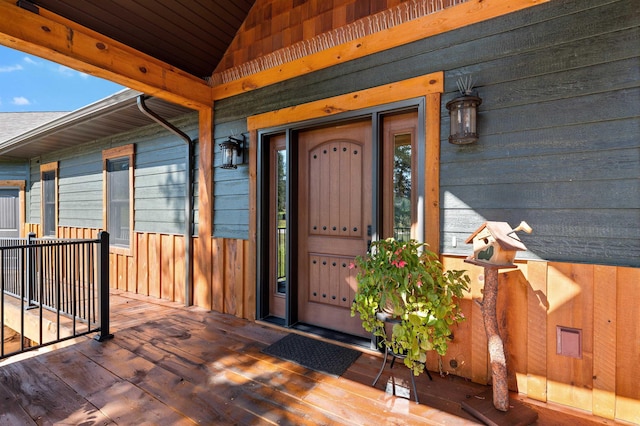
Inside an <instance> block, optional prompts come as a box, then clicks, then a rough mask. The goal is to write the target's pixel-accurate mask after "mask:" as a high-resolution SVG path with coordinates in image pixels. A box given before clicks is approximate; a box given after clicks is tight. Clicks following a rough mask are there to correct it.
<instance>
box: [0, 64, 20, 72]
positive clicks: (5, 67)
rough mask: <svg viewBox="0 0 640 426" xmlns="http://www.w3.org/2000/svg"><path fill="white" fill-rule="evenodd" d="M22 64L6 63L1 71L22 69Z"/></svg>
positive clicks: (0, 68)
mask: <svg viewBox="0 0 640 426" xmlns="http://www.w3.org/2000/svg"><path fill="white" fill-rule="evenodd" d="M22 70H23V68H22V65H6V66H2V67H0V72H13V71H22Z"/></svg>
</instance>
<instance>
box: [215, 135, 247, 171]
mask: <svg viewBox="0 0 640 426" xmlns="http://www.w3.org/2000/svg"><path fill="white" fill-rule="evenodd" d="M244 144H245V137H244V135H242V139H238V138H235V137H233V136H229V138H228V139H227V140H226V141H224V142H222V143H221V144H220V152H221V154H222V164H221V165H220V167H221V168H223V169H237V168H238V164H243V162H244V161H243V160H244V155H243V152H244Z"/></svg>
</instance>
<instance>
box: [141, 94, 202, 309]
mask: <svg viewBox="0 0 640 426" xmlns="http://www.w3.org/2000/svg"><path fill="white" fill-rule="evenodd" d="M145 99H149V96H145V95H140V96H138V109H139V110H140V111H141V112H142V113H143V114H145V115H146V116H147V117H149V118H151V119H152V120H153V121H155V122H156V123H158V124H160V125H161V126H162V127H164V128H165V129H167V130H169V131H170V132H171V133H174V134H176V135H178V136H180V137H181V138H182V139H184V141H185V142H186V143H187V147H188V148H187V161H186V162H187V170H186V173H187V182H186V186H187V187H186V191H185V192H186V194H185V195H186V200H185V206H184V211H185V230H184V241H185V244H184V252H185V253H184V270H185V277H184V304H185V306H191V305H192V304H193V302H192V300H191V288H192V282H193V268H192V267H191V265H192V263H193V262H192V256H193V238H192V224H193V150H194V148H193V140H191V138H190V137H189V136H188V135H187V134H186V133H184V132H182V131H181V130H180V129H178V128H177V127H175V126H173V125H172V124H171V123H169V122H168V121H166V120H165V119H164V118H162V117H160V116H159V115H157V114H156V113H155V112H153V111H151V110H150V109H149V108H148V107H147V105H145V103H144V101H145Z"/></svg>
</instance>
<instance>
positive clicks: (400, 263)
mask: <svg viewBox="0 0 640 426" xmlns="http://www.w3.org/2000/svg"><path fill="white" fill-rule="evenodd" d="M391 264H392V265H393V266H395V267H396V268H404V267H405V266H407V262H405V261H404V260H394V261H392V262H391Z"/></svg>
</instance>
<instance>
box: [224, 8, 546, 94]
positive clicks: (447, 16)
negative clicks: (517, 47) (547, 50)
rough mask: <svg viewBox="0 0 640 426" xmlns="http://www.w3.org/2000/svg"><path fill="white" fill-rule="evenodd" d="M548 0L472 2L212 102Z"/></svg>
mask: <svg viewBox="0 0 640 426" xmlns="http://www.w3.org/2000/svg"><path fill="white" fill-rule="evenodd" d="M547 1H549V0H509V1H504V0H472V1H469V2H466V3H462V4H459V5H456V6H454V7H450V8H447V9H444V10H441V11H440V12H436V13H432V14H429V15H425V16H423V17H420V18H417V19H414V20H411V21H408V22H406V23H404V24H400V25H396V26H395V27H391V28H388V29H385V30H382V31H379V32H376V33H373V34H370V35H368V36H364V37H361V38H358V39H356V40H354V41H351V42H347V43H343V44H340V45H338V46H335V47H332V48H329V49H325V50H323V51H321V52H318V53H315V54H311V55H307V56H305V57H303V58H300V59H296V60H293V61H291V62H288V63H286V64H283V65H281V66H277V67H273V68H270V69H267V70H264V71H261V72H258V73H255V74H253V75H250V76H248V77H244V78H240V79H238V80H235V81H232V82H230V83H225V84H220V85H218V86H214V87H213V99H214V100H217V99H224V98H227V97H230V96H235V95H238V94H240V93H244V92H249V91H251V90H255V89H260V88H262V87H266V86H269V85H271V84H275V83H279V82H281V81H285V80H289V79H291V78H294V77H299V76H301V75H305V74H309V73H312V72H315V71H318V70H321V69H324V68H328V67H331V66H334V65H338V64H341V63H345V62H347V61H351V60H354V59H358V58H362V57H364V56H368V55H372V54H374V53H379V52H382V51H384V50H388V49H392V48H394V47H397V46H402V45H404V44H407V43H411V42H414V41H417V40H422V39H424V38H427V37H432V36H434V35H437V34H442V33H445V32H447V31H451V30H454V29H457V28H462V27H465V26H469V25H472V24H475V23H478V22H482V21H486V20H488V19H492V18H496V17H498V16H502V15H506V14H508V13H512V12H515V11H518V10H521V9H526V8H528V7H531V6H536V5H539V4H543V3H546V2H547Z"/></svg>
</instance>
